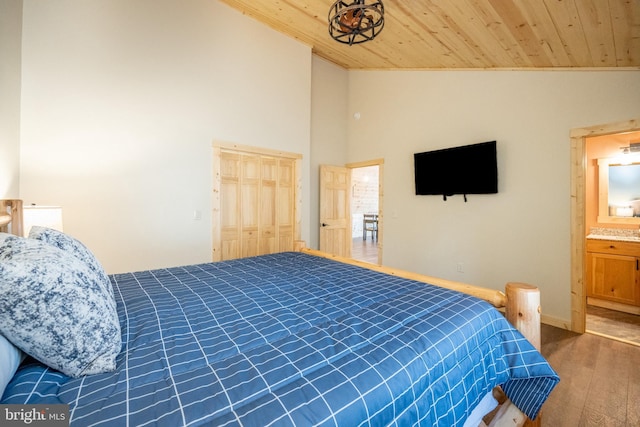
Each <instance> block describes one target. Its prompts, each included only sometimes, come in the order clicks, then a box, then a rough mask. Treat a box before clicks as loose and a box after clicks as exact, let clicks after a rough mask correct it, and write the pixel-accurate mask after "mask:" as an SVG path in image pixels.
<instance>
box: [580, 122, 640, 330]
mask: <svg viewBox="0 0 640 427" xmlns="http://www.w3.org/2000/svg"><path fill="white" fill-rule="evenodd" d="M638 130H640V117H638V118H634V119H631V120H626V121H620V122H614V123H607V124H603V125H597V126H589V127H584V128H576V129H572V130H571V132H570V143H571V330H572V331H574V332H578V333H584V332H585V329H586V310H587V299H586V289H585V286H586V285H585V274H586V272H585V256H586V250H585V237H586V235H587V232H586V229H585V227H586V225H585V198H586V168H587V164H586V139H587V138H588V137H594V136H602V135H611V134H615V133H623V132H634V131H638Z"/></svg>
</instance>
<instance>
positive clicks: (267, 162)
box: [213, 148, 300, 261]
mask: <svg viewBox="0 0 640 427" xmlns="http://www.w3.org/2000/svg"><path fill="white" fill-rule="evenodd" d="M255 150H258V149H255ZM214 151H215V154H214V169H215V168H216V166H218V168H217V170H216V171H215V173H214V176H215V182H214V207H213V209H214V215H213V221H214V226H213V230H214V236H213V260H214V261H220V260H228V259H235V258H244V257H249V256H255V255H263V254H270V253H275V252H284V251H290V250H293V242H294V240H296V239H298V238H299V237H298V235H299V234H298V233H299V230H298V227H297V225H298V223H297V221H296V190H297V188H298V185H297V181H298V180H299V178H298V173H297V168H298V167H299V166H298V162H299V158H300V157H299V156H295V155H276V154H272V153H265V152H264V150H259V151H251V149H248V148H244V149H242V150H234V149H229V148H217V149H216V150H214Z"/></svg>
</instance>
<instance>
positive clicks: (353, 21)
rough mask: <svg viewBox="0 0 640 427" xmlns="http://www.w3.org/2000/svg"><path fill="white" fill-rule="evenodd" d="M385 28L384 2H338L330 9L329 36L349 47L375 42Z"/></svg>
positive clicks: (366, 0)
mask: <svg viewBox="0 0 640 427" xmlns="http://www.w3.org/2000/svg"><path fill="white" fill-rule="evenodd" d="M382 27H384V6H383V5H382V1H380V0H378V1H371V0H355V1H353V2H350V3H349V2H345V1H337V2H335V3H334V4H333V6H331V9H329V34H330V35H331V37H332V38H333V39H334V40H335V41H338V42H340V43H345V44H348V45H353V44H358V43H364V42H366V41H369V40H373V39H374V37H376V36H377V35H378V34H379V33H380V31H382Z"/></svg>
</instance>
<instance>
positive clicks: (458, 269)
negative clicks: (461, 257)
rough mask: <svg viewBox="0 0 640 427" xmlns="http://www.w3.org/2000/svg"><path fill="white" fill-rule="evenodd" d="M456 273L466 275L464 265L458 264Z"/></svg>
mask: <svg viewBox="0 0 640 427" xmlns="http://www.w3.org/2000/svg"><path fill="white" fill-rule="evenodd" d="M456 271H457V272H458V273H464V264H462V263H461V262H459V263H457V264H456Z"/></svg>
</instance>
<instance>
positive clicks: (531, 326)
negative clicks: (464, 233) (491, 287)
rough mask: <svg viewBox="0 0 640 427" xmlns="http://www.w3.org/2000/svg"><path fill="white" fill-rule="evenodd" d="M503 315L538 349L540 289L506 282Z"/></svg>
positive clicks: (524, 284)
mask: <svg viewBox="0 0 640 427" xmlns="http://www.w3.org/2000/svg"><path fill="white" fill-rule="evenodd" d="M505 292H506V294H507V306H506V309H505V317H506V318H507V320H508V321H509V323H511V324H512V325H513V326H515V327H516V329H517V330H519V331H520V332H522V335H524V337H525V338H526V339H528V340H529V342H530V343H531V344H533V346H534V347H535V348H536V349H537V350H538V351H540V311H541V309H540V289H538V288H537V287H535V286H532V285H528V284H526V283H514V282H510V283H507V285H506V287H505Z"/></svg>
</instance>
